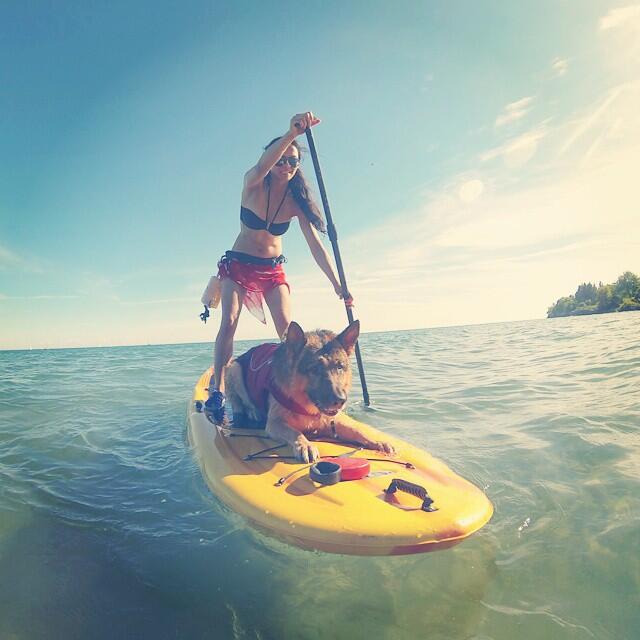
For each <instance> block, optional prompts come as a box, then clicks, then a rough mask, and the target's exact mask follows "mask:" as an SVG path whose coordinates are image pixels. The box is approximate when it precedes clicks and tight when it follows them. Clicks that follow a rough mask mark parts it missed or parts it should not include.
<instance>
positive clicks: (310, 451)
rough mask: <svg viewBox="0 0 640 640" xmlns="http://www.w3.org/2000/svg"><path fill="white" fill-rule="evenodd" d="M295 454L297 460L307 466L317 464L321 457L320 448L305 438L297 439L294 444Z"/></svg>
mask: <svg viewBox="0 0 640 640" xmlns="http://www.w3.org/2000/svg"><path fill="white" fill-rule="evenodd" d="M293 452H294V454H295V456H296V459H297V460H300V462H304V463H306V464H308V463H310V462H315V461H316V460H317V459H318V458H319V457H320V452H319V451H318V447H316V446H315V445H313V444H311V443H310V442H309V441H308V440H307V439H306V438H305V437H304V436H300V437H299V438H296V441H295V442H294V444H293Z"/></svg>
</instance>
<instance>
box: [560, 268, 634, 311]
mask: <svg viewBox="0 0 640 640" xmlns="http://www.w3.org/2000/svg"><path fill="white" fill-rule="evenodd" d="M637 310H640V278H639V277H638V276H637V275H636V274H635V273H631V271H625V272H624V273H623V274H622V275H621V276H620V277H619V278H618V279H617V280H616V281H615V282H614V283H613V284H602V282H600V284H598V286H596V285H595V284H592V283H591V282H583V283H582V284H581V285H580V286H579V287H578V289H577V290H576V292H575V293H574V294H573V295H570V296H565V297H563V298H560V299H559V300H558V301H557V302H556V303H555V304H552V305H551V306H550V307H549V309H548V310H547V318H557V317H560V316H583V315H588V314H591V313H611V312H612V311H637Z"/></svg>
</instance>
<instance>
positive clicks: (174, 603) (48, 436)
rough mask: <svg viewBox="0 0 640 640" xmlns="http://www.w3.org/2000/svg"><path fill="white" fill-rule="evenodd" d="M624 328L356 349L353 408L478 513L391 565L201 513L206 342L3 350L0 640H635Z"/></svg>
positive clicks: (489, 330)
mask: <svg viewBox="0 0 640 640" xmlns="http://www.w3.org/2000/svg"><path fill="white" fill-rule="evenodd" d="M639 329H640V312H629V313H621V314H609V315H603V316H586V317H578V318H557V319H554V320H536V321H530V322H515V323H504V324H491V325H482V326H469V327H453V328H441V329H429V330H420V331H404V332H394V333H379V334H370V335H365V336H363V337H362V339H361V347H362V352H363V357H364V360H365V366H366V371H367V379H368V383H369V389H370V393H371V397H372V400H373V404H372V407H371V408H369V409H367V408H365V407H364V406H363V405H362V401H361V399H360V398H361V397H360V395H359V389H358V388H357V387H356V388H354V390H353V393H352V399H351V402H350V412H351V413H352V414H353V415H354V416H356V417H358V418H360V419H362V420H363V421H365V422H369V423H371V424H373V425H375V426H378V427H380V428H383V429H386V430H388V431H389V432H390V433H393V434H396V435H398V436H400V437H402V438H405V439H407V440H410V441H411V442H413V443H414V444H417V445H419V446H422V447H425V448H427V449H428V450H429V451H430V452H431V453H433V454H434V455H436V456H437V457H439V458H441V459H443V460H444V461H445V462H446V463H447V464H448V465H449V466H451V467H452V468H453V469H454V470H456V471H457V472H458V473H460V474H461V475H463V476H465V477H466V478H468V479H470V480H472V481H473V482H475V483H476V484H477V485H478V486H480V487H482V488H484V490H485V491H486V493H487V494H488V495H489V497H490V498H491V500H492V501H493V503H494V505H495V514H494V516H493V519H492V520H491V522H490V523H489V524H488V525H487V526H486V527H485V528H484V529H482V530H481V531H480V532H479V533H477V534H476V535H474V536H473V537H471V538H469V539H468V540H466V541H465V542H463V543H462V544H460V545H458V546H456V547H454V548H452V549H449V550H446V551H439V552H435V553H429V554H422V555H414V556H404V557H393V558H390V557H387V558H367V557H349V556H340V555H330V554H325V553H314V552H308V551H302V550H300V549H296V548H293V547H290V546H288V545H286V544H284V543H282V542H279V541H277V540H273V539H270V538H267V537H264V536H263V535H262V534H259V533H256V532H254V531H253V530H252V529H251V528H250V527H249V526H248V525H247V524H246V523H245V522H244V521H243V520H242V519H241V518H240V517H239V516H237V515H235V514H234V513H231V512H230V511H229V510H228V509H226V508H224V507H222V506H221V505H220V504H219V503H218V502H217V500H216V499H215V498H214V497H213V496H212V495H211V494H210V492H209V490H208V488H207V486H206V485H205V483H204V481H203V479H202V477H201V475H200V471H199V469H198V467H197V466H196V464H195V462H194V459H193V456H192V454H191V451H190V450H189V446H188V444H187V442H186V409H187V404H188V402H189V398H190V395H191V391H192V387H193V385H194V384H195V382H196V380H197V378H198V376H199V375H200V374H201V372H202V371H203V370H204V369H205V368H206V367H208V366H209V364H210V360H211V350H212V348H211V345H205V344H202V345H200V344H197V345H171V346H158V347H156V346H151V347H120V348H100V349H75V350H74V349H70V350H51V351H22V352H0V638H1V639H2V640H36V639H39V638H46V639H58V638H64V639H65V640H69V639H75V638H82V639H85V638H92V639H102V638H109V639H112V638H114V639H115V638H117V639H120V638H135V639H145V638H153V639H154V640H162V639H164V638H181V639H191V638H194V639H196V638H197V639H200V638H211V639H217V638H223V639H226V638H240V639H245V638H255V639H262V640H266V639H271V638H273V639H281V638H301V639H309V640H311V639H325V638H327V639H332V638H349V639H359V638H368V639H378V638H380V639H390V640H391V639H413V638H429V639H447V640H457V639H472V638H473V639H476V640H488V639H492V640H513V639H514V638H517V639H518V640H539V639H558V640H565V639H566V640H569V639H572V640H573V639H590V638H597V639H598V640H604V639H612V640H613V639H615V640H627V639H628V640H631V639H637V638H638V637H640V332H639ZM249 344H252V343H244V344H243V343H239V344H238V345H237V351H238V352H240V351H241V350H243V349H244V348H246V347H247V346H249Z"/></svg>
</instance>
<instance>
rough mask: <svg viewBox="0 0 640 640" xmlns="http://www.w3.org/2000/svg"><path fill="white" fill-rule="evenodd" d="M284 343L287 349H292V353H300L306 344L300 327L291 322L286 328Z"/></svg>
mask: <svg viewBox="0 0 640 640" xmlns="http://www.w3.org/2000/svg"><path fill="white" fill-rule="evenodd" d="M284 341H285V344H286V345H287V347H289V348H290V349H292V350H293V351H294V352H298V351H302V349H303V348H304V345H305V344H306V343H307V339H306V338H305V337H304V331H303V330H302V327H301V326H300V325H299V324H298V323H297V322H293V321H291V322H290V323H289V326H288V327H287V332H286V334H285V338H284Z"/></svg>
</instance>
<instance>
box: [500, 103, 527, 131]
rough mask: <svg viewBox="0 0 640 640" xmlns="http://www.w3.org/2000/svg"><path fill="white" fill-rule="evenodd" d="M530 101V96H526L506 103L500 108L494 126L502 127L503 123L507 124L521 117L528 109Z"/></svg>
mask: <svg viewBox="0 0 640 640" xmlns="http://www.w3.org/2000/svg"><path fill="white" fill-rule="evenodd" d="M532 101H533V98H532V97H526V98H521V99H520V100H517V101H516V102H511V103H509V104H508V105H506V106H505V108H504V109H503V110H502V113H501V114H500V115H499V116H498V117H497V118H496V122H495V126H496V127H502V126H504V125H505V124H509V123H511V122H515V121H516V120H520V119H521V118H523V117H524V116H525V115H526V114H527V112H528V111H529V107H530V105H531V102H532Z"/></svg>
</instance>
